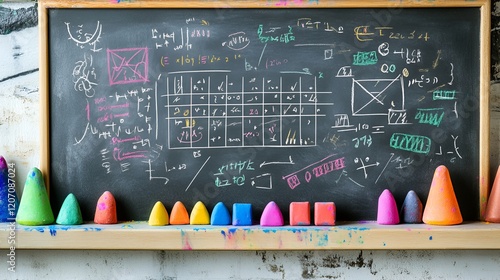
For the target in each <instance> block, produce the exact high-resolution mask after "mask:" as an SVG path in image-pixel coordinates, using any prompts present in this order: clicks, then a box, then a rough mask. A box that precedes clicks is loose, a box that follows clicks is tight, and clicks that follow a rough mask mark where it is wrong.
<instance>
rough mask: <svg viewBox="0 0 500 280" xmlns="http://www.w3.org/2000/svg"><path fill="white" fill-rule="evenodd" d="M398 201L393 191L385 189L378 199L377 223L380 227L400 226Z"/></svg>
mask: <svg viewBox="0 0 500 280" xmlns="http://www.w3.org/2000/svg"><path fill="white" fill-rule="evenodd" d="M398 212H399V211H398V206H397V204H396V200H395V199H394V196H393V195H392V193H391V191H389V190H388V189H385V190H384V191H383V192H382V194H381V195H380V197H379V198H378V212H377V223H378V224H379V225H397V224H399V213H398Z"/></svg>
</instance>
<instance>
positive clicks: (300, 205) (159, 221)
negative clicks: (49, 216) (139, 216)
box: [94, 201, 336, 226]
mask: <svg viewBox="0 0 500 280" xmlns="http://www.w3.org/2000/svg"><path fill="white" fill-rule="evenodd" d="M309 206H310V204H309V202H292V203H290V225H291V226H307V225H310V224H311V219H310V207H309ZM335 210H336V209H335V203H333V202H316V203H315V204H314V213H315V214H314V224H315V225H317V226H333V225H335V218H336V211H335ZM96 217H97V216H96ZM94 222H96V223H99V221H96V220H94ZM148 224H149V225H151V226H165V225H168V224H171V225H214V226H222V225H231V224H232V225H233V226H249V225H252V224H253V219H252V204H250V203H234V204H233V215H232V218H231V215H230V214H229V210H228V209H227V207H226V206H225V205H224V203H222V202H219V203H217V204H216V205H215V207H214V209H213V210H212V215H209V213H208V210H207V208H206V207H205V205H204V204H203V202H201V201H198V202H197V203H196V204H195V205H194V207H193V210H192V211H191V215H189V214H188V212H187V210H186V207H185V206H184V204H183V203H182V202H180V201H177V202H176V203H175V204H174V207H173V208H172V213H171V215H170V217H169V215H168V212H167V210H166V209H165V206H164V205H163V203H161V202H160V201H158V202H156V204H155V205H154V207H153V210H152V211H151V214H150V216H149V220H148ZM284 224H285V222H284V219H283V214H282V213H281V210H280V209H279V207H278V205H277V204H276V203H275V202H274V201H271V202H269V203H268V204H267V206H266V207H265V208H264V211H263V212H262V216H261V218H260V225H261V226H283V225H284Z"/></svg>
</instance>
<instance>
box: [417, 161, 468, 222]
mask: <svg viewBox="0 0 500 280" xmlns="http://www.w3.org/2000/svg"><path fill="white" fill-rule="evenodd" d="M422 220H423V221H424V223H426V224H429V225H443V226H448V225H457V224H460V223H462V221H463V219H462V214H461V213H460V207H459V205H458V201H457V198H456V196H455V191H454V190H453V185H452V183H451V178H450V172H449V171H448V168H446V166H444V165H441V166H438V167H437V168H436V171H435V172H434V177H433V178H432V184H431V188H430V190H429V196H428V197H427V204H426V205H425V209H424V215H423V218H422Z"/></svg>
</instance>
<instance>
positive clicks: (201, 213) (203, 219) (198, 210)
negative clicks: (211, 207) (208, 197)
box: [189, 201, 210, 225]
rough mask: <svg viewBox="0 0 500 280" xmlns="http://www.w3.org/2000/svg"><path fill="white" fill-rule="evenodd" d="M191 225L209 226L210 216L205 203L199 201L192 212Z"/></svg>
mask: <svg viewBox="0 0 500 280" xmlns="http://www.w3.org/2000/svg"><path fill="white" fill-rule="evenodd" d="M189 223H190V224H191V225H209V224H210V215H209V214H208V210H207V207H205V204H203V202H201V201H198V202H196V204H195V205H194V207H193V210H192V211H191V217H190V220H189Z"/></svg>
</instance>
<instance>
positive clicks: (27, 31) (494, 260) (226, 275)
mask: <svg viewBox="0 0 500 280" xmlns="http://www.w3.org/2000/svg"><path fill="white" fill-rule="evenodd" d="M1 2H2V1H1V0H0V3H1ZM33 7H34V4H33V3H23V4H12V3H11V4H6V3H4V4H0V50H2V52H1V53H2V54H1V56H0V154H1V155H3V156H5V157H6V158H7V160H9V161H10V162H14V163H15V164H16V167H17V168H16V169H17V175H16V176H17V177H16V179H17V183H18V186H23V185H24V181H25V178H26V176H27V172H28V170H29V168H31V167H33V166H38V165H39V156H40V153H39V149H40V145H39V137H38V135H39V131H38V124H39V110H38V106H39V101H38V98H39V93H38V82H39V79H38V30H37V29H36V26H34V23H33V20H32V19H33V17H36V15H34V14H33V12H34V8H33ZM495 7H496V8H495V10H499V11H500V5H495ZM497 14H500V13H498V12H494V13H493V15H494V16H495V15H497ZM6 17H8V18H9V19H12V20H9V21H8V20H7V18H6ZM14 19H16V20H17V19H21V21H16V20H14ZM34 22H35V23H36V21H34ZM492 24H498V23H497V22H495V21H494V20H493V21H492ZM6 26H8V28H5V27H6ZM493 27H494V28H493V33H494V32H495V31H496V30H495V26H493ZM499 30H500V29H499ZM493 51H495V50H493ZM493 51H492V52H493ZM493 59H495V58H494V57H493ZM499 69H500V68H499ZM492 80H494V81H495V80H496V79H495V78H493V79H492ZM491 101H492V102H491V109H492V110H491V112H492V113H491V120H492V121H491V127H492V128H491V132H490V133H491V160H492V161H491V166H492V167H491V169H492V172H493V173H492V174H494V173H495V172H496V168H497V166H498V164H499V163H500V160H499V151H500V133H499V131H500V84H496V83H493V84H492V95H491ZM20 241H21V240H20ZM6 254H7V251H0V279H499V278H500V275H499V272H498V267H499V266H500V252H499V251H484V250H481V251H294V252H282V251H257V252H255V251H248V252H177V251H173V252H170V251H79V250H78V251H77V250H72V251H60V250H52V251H34V250H17V251H16V273H11V272H9V271H7V267H8V266H7V263H6V262H5V260H7V257H6Z"/></svg>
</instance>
